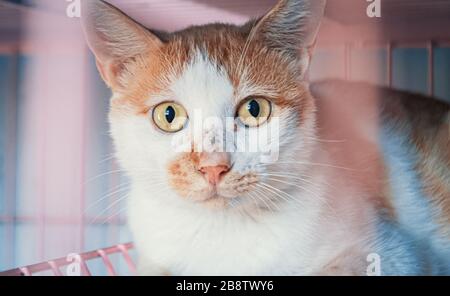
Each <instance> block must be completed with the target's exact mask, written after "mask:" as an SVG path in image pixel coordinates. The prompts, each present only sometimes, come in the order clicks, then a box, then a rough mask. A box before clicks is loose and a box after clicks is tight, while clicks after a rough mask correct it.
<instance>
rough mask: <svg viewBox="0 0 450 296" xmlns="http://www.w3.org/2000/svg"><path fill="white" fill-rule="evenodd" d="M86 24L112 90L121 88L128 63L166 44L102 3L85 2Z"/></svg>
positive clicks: (89, 37)
mask: <svg viewBox="0 0 450 296" xmlns="http://www.w3.org/2000/svg"><path fill="white" fill-rule="evenodd" d="M82 24H83V29H84V32H85V35H86V39H87V42H88V45H89V47H90V48H91V50H92V52H93V53H94V55H95V57H96V59H97V66H98V68H99V71H100V73H101V74H102V77H103V79H104V80H105V82H106V83H107V84H108V85H109V86H110V87H112V88H114V87H116V86H118V85H119V80H120V79H119V76H120V74H121V70H122V69H124V68H125V67H126V63H127V62H129V61H130V60H132V59H133V58H135V57H137V56H139V55H143V54H147V53H151V52H152V50H155V49H157V48H159V46H160V45H161V44H162V42H161V41H160V40H159V39H158V38H157V37H156V36H155V35H153V34H152V33H151V32H150V31H149V30H147V29H146V28H145V27H143V26H142V25H140V24H138V23H137V22H135V21H134V20H133V19H131V18H130V17H128V16H127V15H126V14H124V13H123V12H121V11H120V10H119V9H117V8H115V7H113V6H112V5H110V4H108V3H106V2H104V1H102V0H83V1H82Z"/></svg>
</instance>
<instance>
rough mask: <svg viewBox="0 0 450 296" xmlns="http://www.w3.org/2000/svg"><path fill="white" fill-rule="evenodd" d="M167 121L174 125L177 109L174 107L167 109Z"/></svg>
mask: <svg viewBox="0 0 450 296" xmlns="http://www.w3.org/2000/svg"><path fill="white" fill-rule="evenodd" d="M165 115H166V120H167V122H168V123H172V122H173V120H174V119H175V109H173V107H172V106H169V107H167V109H166V114H165Z"/></svg>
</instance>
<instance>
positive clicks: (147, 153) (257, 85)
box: [82, 0, 450, 275]
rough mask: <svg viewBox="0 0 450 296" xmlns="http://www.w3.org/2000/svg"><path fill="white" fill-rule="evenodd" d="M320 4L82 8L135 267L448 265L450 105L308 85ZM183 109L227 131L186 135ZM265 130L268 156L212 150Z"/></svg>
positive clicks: (248, 271)
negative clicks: (106, 104) (157, 13)
mask: <svg viewBox="0 0 450 296" xmlns="http://www.w3.org/2000/svg"><path fill="white" fill-rule="evenodd" d="M325 2H326V1H325V0H280V1H278V3H277V4H276V5H275V6H274V7H273V9H271V10H270V11H269V12H268V13H267V14H266V15H264V16H262V17H261V18H259V19H256V20H251V21H249V22H248V23H246V24H244V25H242V26H237V25H229V24H209V25H204V26H193V27H190V28H187V29H184V30H181V31H178V32H174V33H166V32H160V31H155V30H151V29H148V28H145V27H144V26H142V25H140V24H139V23H137V22H136V21H134V20H132V19H131V18H130V17H128V16H127V15H125V14H124V13H123V12H121V11H120V10H118V9H117V8H115V7H113V6H111V5H110V4H108V3H106V2H104V1H100V0H95V1H85V2H84V3H83V10H82V14H83V15H82V20H83V22H82V23H83V28H84V31H85V34H86V38H87V41H88V44H89V46H90V48H91V50H92V51H93V53H94V55H95V57H96V62H97V66H98V69H99V72H100V75H101V76H102V78H103V79H104V81H105V83H106V84H107V85H108V86H109V87H110V88H111V89H112V93H113V95H112V99H111V108H110V115H109V121H110V127H111V135H112V138H113V141H114V145H115V149H116V157H117V159H118V161H119V163H120V165H121V166H122V167H123V168H124V170H125V171H126V172H127V174H128V175H129V177H130V178H131V181H132V189H131V192H130V198H129V200H128V220H129V226H130V229H131V231H132V234H133V238H134V243H135V246H136V248H137V251H138V256H139V263H138V266H139V274H140V275H372V274H375V275H425V274H426V275H434V274H450V152H449V148H448V147H449V146H450V111H449V110H450V108H449V106H448V105H447V104H445V103H442V102H438V101H437V100H435V99H432V98H427V97H422V96H419V95H413V94H409V93H403V92H399V91H395V90H391V89H384V88H381V87H375V86H371V85H368V84H364V83H353V82H344V81H324V82H317V83H313V84H310V83H309V82H308V81H307V75H306V74H307V71H308V67H309V65H310V61H311V57H312V53H313V49H314V45H315V40H316V35H317V33H318V30H319V26H320V22H321V19H322V17H323V14H324V9H325V5H326V3H325ZM198 114H200V115H198ZM194 117H196V118H197V119H198V118H200V119H202V120H204V121H207V118H210V117H211V118H219V119H220V120H219V121H224V120H225V119H226V118H232V119H233V121H232V125H231V131H232V132H233V133H234V134H233V135H234V137H231V138H230V137H228V132H229V131H230V130H229V129H227V130H226V131H224V129H223V128H222V127H221V126H220V124H217V121H211V122H210V123H208V124H206V123H205V124H204V126H202V127H201V129H200V130H201V133H200V136H201V137H200V138H198V137H196V136H195V135H194V132H193V130H194V129H192V126H194V125H195V124H196V123H195V122H196V121H195V120H194ZM264 127H265V128H274V130H277V131H278V132H277V133H276V132H273V133H271V134H270V135H269V136H268V138H267V139H266V142H265V143H266V144H273V143H277V145H278V146H277V151H276V152H277V153H276V154H275V158H274V159H269V160H267V159H264V157H263V156H264V154H265V152H264V151H262V150H257V151H251V152H250V151H240V150H239V151H238V150H234V151H233V150H228V149H225V150H224V149H222V148H223V145H224V143H225V145H226V147H229V146H230V147H237V146H238V143H239V142H241V141H243V140H245V141H247V140H249V139H250V138H251V137H252V136H254V135H255V134H257V133H258V132H259V131H261V130H263V129H264ZM197 136H198V135H197ZM174 139H178V140H180V139H182V140H184V142H183V141H181V142H182V143H185V142H187V145H184V149H179V148H180V147H181V146H183V145H181V144H178V143H179V142H177V141H174ZM245 141H244V142H245ZM199 142H201V143H199ZM174 143H175V144H174ZM204 143H206V144H208V145H209V147H208V149H204V150H202V149H201V148H202V147H203V144H204ZM271 147H272V146H271Z"/></svg>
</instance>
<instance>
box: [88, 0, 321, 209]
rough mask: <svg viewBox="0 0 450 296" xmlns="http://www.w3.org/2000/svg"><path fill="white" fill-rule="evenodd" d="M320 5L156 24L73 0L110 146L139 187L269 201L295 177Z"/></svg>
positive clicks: (290, 2) (288, 2)
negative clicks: (104, 93)
mask: <svg viewBox="0 0 450 296" xmlns="http://www.w3.org/2000/svg"><path fill="white" fill-rule="evenodd" d="M324 6H325V0H282V1H279V2H278V4H277V5H276V6H275V7H274V8H273V9H272V10H270V11H269V12H268V13H267V14H266V15H264V16H263V17H261V18H260V19H258V20H254V21H250V22H248V23H247V24H245V25H243V26H235V25H224V24H211V25H206V26H198V27H190V28H188V29H185V30H183V31H179V32H175V33H165V32H155V31H151V30H149V29H147V28H144V27H143V26H141V25H140V24H138V23H136V22H135V21H133V20H132V19H131V18H129V17H128V16H126V15H125V14H123V13H122V12H120V11H119V10H117V9H116V8H114V7H112V6H110V5H109V4H107V3H105V2H103V1H97V0H95V1H85V6H84V7H83V19H84V22H83V23H84V28H85V32H86V35H87V39H88V43H89V45H90V47H91V49H92V51H93V52H94V54H95V57H96V61H97V66H98V69H99V71H100V73H101V75H102V77H103V79H104V80H105V82H106V83H107V84H108V86H109V87H110V88H111V89H112V91H113V97H112V101H111V110H110V123H111V131H112V136H113V139H114V142H115V146H116V149H117V157H118V159H119V161H120V163H121V165H122V166H123V167H124V169H125V170H126V171H127V172H128V173H129V175H130V176H131V178H133V179H134V182H135V184H136V186H141V187H142V188H148V198H157V197H154V196H159V198H161V197H162V198H164V197H167V198H171V196H176V198H180V199H185V200H189V202H193V203H198V204H201V205H208V206H214V207H220V208H223V207H225V208H230V207H234V206H236V205H240V206H243V207H246V206H248V207H250V206H257V207H260V208H272V207H275V206H276V203H277V202H278V201H283V200H286V199H287V198H288V196H289V195H288V193H286V192H285V191H284V190H287V189H288V188H289V187H292V186H294V187H295V186H297V187H301V185H300V186H299V185H298V184H299V182H300V181H301V180H302V176H303V175H304V174H307V172H306V171H305V170H306V168H307V166H306V165H302V163H304V164H307V163H308V159H309V157H310V155H311V152H312V150H313V149H314V142H315V141H314V136H315V104H314V100H313V98H312V97H311V95H310V93H309V90H308V85H307V83H306V82H305V76H306V75H305V74H306V72H307V69H308V66H309V63H310V59H311V52H312V48H313V46H314V43H315V37H316V34H317V31H318V27H319V23H320V20H321V18H322V15H323V11H324ZM252 139H253V140H252ZM254 139H258V140H257V144H256V143H255V142H254ZM252 141H253V142H252ZM255 145H256V146H255ZM267 147H269V149H267Z"/></svg>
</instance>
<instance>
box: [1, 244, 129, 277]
mask: <svg viewBox="0 0 450 296" xmlns="http://www.w3.org/2000/svg"><path fill="white" fill-rule="evenodd" d="M133 248H134V246H133V244H132V243H127V244H122V245H117V246H113V247H109V248H105V249H101V250H95V251H90V252H86V253H83V254H80V255H79V256H80V258H81V260H80V264H81V269H82V271H83V274H84V275H91V273H90V272H89V269H88V268H87V265H86V263H85V262H86V261H89V260H92V259H96V258H102V260H103V262H104V264H105V266H106V269H107V271H108V274H109V275H116V274H117V273H116V271H115V270H114V267H113V265H112V263H111V260H109V258H108V255H111V254H116V253H122V255H123V256H124V259H125V261H126V262H127V264H128V266H129V267H130V270H131V271H133V270H135V267H134V266H135V265H134V263H133V261H132V260H131V257H130V256H129V254H128V250H131V249H133ZM125 254H127V256H125ZM69 264H71V262H70V260H67V257H64V258H58V259H55V260H51V261H47V262H42V263H38V264H33V265H30V266H26V267H21V268H16V269H12V270H8V271H3V272H0V276H31V275H33V274H35V273H40V272H45V271H52V272H53V274H55V275H63V274H62V272H61V271H60V268H61V267H65V266H68V265H69Z"/></svg>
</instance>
